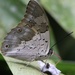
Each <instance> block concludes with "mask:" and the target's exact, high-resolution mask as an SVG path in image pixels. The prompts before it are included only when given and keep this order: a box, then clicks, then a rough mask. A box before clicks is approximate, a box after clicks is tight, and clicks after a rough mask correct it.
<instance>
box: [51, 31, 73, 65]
mask: <svg viewBox="0 0 75 75" xmlns="http://www.w3.org/2000/svg"><path fill="white" fill-rule="evenodd" d="M72 33H73V32H71V33H69V34H68V35H66V36H65V37H63V38H62V39H61V40H59V41H58V42H56V43H55V44H54V45H53V46H52V47H51V48H50V50H52V48H53V47H54V46H55V45H56V44H58V43H60V42H62V40H64V38H66V37H68V36H69V35H70V34H72ZM53 54H54V55H56V56H57V57H58V58H59V59H60V60H58V61H57V62H56V65H57V64H58V63H59V62H60V61H61V57H60V56H59V55H58V54H56V53H55V52H53Z"/></svg>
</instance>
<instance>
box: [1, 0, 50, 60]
mask: <svg viewBox="0 0 75 75" xmlns="http://www.w3.org/2000/svg"><path fill="white" fill-rule="evenodd" d="M49 49H50V33H49V22H48V19H47V17H46V15H45V12H44V10H43V9H42V8H41V7H40V5H39V4H38V3H37V2H36V1H34V0H30V1H29V3H28V5H27V9H26V14H25V15H24V19H23V20H22V21H21V22H20V23H19V24H18V26H17V27H16V28H14V29H12V30H11V32H9V33H8V35H7V36H6V37H5V40H4V42H3V44H2V53H3V54H4V55H6V56H10V57H14V58H17V59H21V60H26V61H33V60H43V59H45V58H47V56H48V55H47V54H48V52H49Z"/></svg>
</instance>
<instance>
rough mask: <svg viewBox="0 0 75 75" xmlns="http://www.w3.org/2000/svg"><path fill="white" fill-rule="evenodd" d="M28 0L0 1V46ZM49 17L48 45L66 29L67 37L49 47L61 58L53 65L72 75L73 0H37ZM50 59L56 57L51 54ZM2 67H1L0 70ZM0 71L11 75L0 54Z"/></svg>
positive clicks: (74, 39) (74, 54) (74, 55)
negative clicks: (60, 60)
mask: <svg viewBox="0 0 75 75" xmlns="http://www.w3.org/2000/svg"><path fill="white" fill-rule="evenodd" d="M28 1H29V0H0V46H1V44H2V41H3V39H4V37H5V36H6V35H7V33H8V32H10V31H11V29H12V28H14V27H16V26H17V24H18V23H19V22H20V21H21V19H22V18H23V17H24V14H25V10H26V5H27V3H28ZM39 1H40V3H41V5H42V6H43V8H44V9H45V11H46V14H47V16H48V18H49V22H50V29H51V32H50V33H51V34H50V35H51V37H50V39H51V41H50V43H51V47H52V46H53V45H54V44H55V43H56V42H59V41H60V40H62V38H64V37H65V36H66V35H68V34H69V33H70V32H73V33H72V34H71V35H70V36H68V37H66V38H64V40H62V41H61V42H60V43H57V45H55V46H54V47H53V48H52V49H53V50H54V51H55V52H56V53H58V54H59V56H60V57H61V58H62V62H60V63H59V64H58V65H57V67H58V68H59V69H60V70H61V71H62V72H63V73H64V74H65V75H75V0H39ZM51 59H52V60H53V61H55V62H56V61H57V60H59V58H58V57H56V56H55V55H53V56H52V58H51ZM2 68H3V69H2ZM0 71H1V72H3V73H4V72H5V73H7V74H9V75H12V73H11V71H10V69H9V68H8V66H7V65H6V63H5V61H4V59H3V57H2V56H1V55H0Z"/></svg>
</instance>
